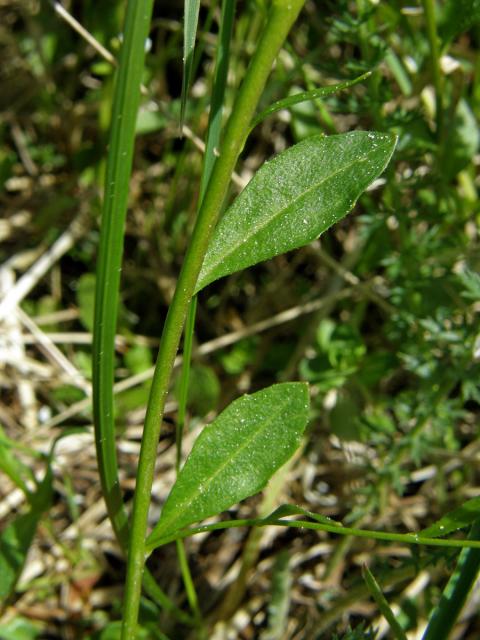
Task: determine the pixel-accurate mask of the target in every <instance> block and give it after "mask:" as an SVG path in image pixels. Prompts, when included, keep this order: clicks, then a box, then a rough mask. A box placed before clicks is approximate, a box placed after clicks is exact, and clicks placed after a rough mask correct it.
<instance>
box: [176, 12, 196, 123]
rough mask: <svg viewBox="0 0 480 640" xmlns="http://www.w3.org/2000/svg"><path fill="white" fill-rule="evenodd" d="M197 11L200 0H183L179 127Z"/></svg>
mask: <svg viewBox="0 0 480 640" xmlns="http://www.w3.org/2000/svg"><path fill="white" fill-rule="evenodd" d="M199 11H200V0H185V3H184V15H185V23H184V25H183V82H182V107H181V115H180V127H181V126H182V125H183V120H184V117H185V106H186V104H187V93H188V89H189V87H190V81H191V79H192V70H193V53H194V49H195V38H196V36H197V26H198V14H199Z"/></svg>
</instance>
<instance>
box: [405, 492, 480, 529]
mask: <svg viewBox="0 0 480 640" xmlns="http://www.w3.org/2000/svg"><path fill="white" fill-rule="evenodd" d="M479 516H480V497H479V498H472V499H471V500H467V501H466V502H464V503H463V504H462V506H461V507H458V508H457V509H454V510H453V511H450V512H449V513H447V514H445V515H444V516H443V517H442V518H440V520H437V522H435V523H434V524H432V525H431V526H430V527H427V528H426V529H423V530H422V531H420V533H419V534H418V535H419V536H422V537H424V538H438V537H441V536H446V535H447V534H449V533H452V531H458V529H463V528H464V527H468V526H469V525H470V524H472V522H474V521H475V520H478V518H479Z"/></svg>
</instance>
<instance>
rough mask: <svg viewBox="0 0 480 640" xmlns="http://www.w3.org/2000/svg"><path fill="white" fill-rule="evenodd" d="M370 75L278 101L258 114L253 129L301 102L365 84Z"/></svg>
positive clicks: (368, 72) (370, 73) (368, 73)
mask: <svg viewBox="0 0 480 640" xmlns="http://www.w3.org/2000/svg"><path fill="white" fill-rule="evenodd" d="M370 75H372V72H371V71H367V72H366V73H363V74H362V75H361V76H358V77H357V78H353V80H346V81H345V82H338V83H337V84H332V85H330V86H328V87H319V88H318V89H312V90H310V91H303V92H302V93H296V94H295V95H293V96H288V98H283V99H282V100H278V101H277V102H274V103H273V104H271V105H270V106H269V107H267V108H266V109H264V110H263V111H262V112H261V113H259V114H258V116H256V117H255V118H254V120H253V122H252V126H251V129H254V128H255V127H256V126H257V125H258V124H260V122H262V121H263V120H265V118H268V116H271V115H272V114H274V113H276V112H277V111H281V110H282V109H289V108H290V107H293V105H295V104H299V103H301V102H310V101H311V100H317V99H318V98H325V97H326V96H330V95H332V94H333V93H338V92H339V91H342V90H343V89H348V88H349V87H353V86H354V85H355V84H358V83H359V82H363V81H364V80H365V79H366V78H368V77H369V76H370Z"/></svg>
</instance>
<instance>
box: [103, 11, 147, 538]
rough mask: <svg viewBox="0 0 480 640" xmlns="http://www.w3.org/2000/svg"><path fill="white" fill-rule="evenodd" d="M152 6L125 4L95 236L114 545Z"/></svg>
mask: <svg viewBox="0 0 480 640" xmlns="http://www.w3.org/2000/svg"><path fill="white" fill-rule="evenodd" d="M152 8H153V0H138V1H136V0H130V1H129V2H128V5H127V12H126V17H125V27H124V41H123V46H122V49H121V51H120V60H119V67H118V71H117V78H116V84H115V94H114V100H113V113H112V121H111V130H110V143H109V151H108V158H107V168H106V178H105V193H104V201H103V211H102V222H101V230H100V247H99V252H98V264H97V278H96V290H95V326H94V331H93V372H92V374H93V412H94V422H95V443H96V449H97V458H98V466H99V472H100V480H101V483H102V491H103V495H104V498H105V502H106V504H107V511H108V515H109V517H110V520H111V522H112V525H113V528H114V530H115V533H116V535H117V537H118V539H119V540H120V541H121V542H122V544H123V545H125V544H126V541H127V516H126V512H125V509H124V506H123V498H122V494H121V490H120V485H119V481H118V467H117V453H116V446H115V419H114V403H113V378H114V358H115V331H116V326H117V307H118V298H119V293H118V290H119V285H120V269H121V263H122V254H123V236H124V227H125V216H126V211H127V201H128V191H129V181H130V173H131V168H132V158H133V146H134V141H135V123H136V118H137V110H138V106H139V103H140V83H141V79H142V73H143V67H144V60H145V46H144V45H145V40H146V38H147V35H148V32H149V28H150V19H151V13H152Z"/></svg>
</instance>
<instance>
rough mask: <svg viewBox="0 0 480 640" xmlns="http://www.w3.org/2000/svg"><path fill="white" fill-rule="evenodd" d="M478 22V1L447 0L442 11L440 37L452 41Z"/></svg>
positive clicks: (479, 19) (479, 20)
mask: <svg viewBox="0 0 480 640" xmlns="http://www.w3.org/2000/svg"><path fill="white" fill-rule="evenodd" d="M479 22H480V0H447V1H446V2H445V5H444V9H443V16H442V26H441V28H440V35H441V36H442V39H443V40H444V41H447V40H452V39H453V38H455V37H456V36H457V35H459V34H460V33H462V32H463V31H468V29H470V28H471V27H473V26H474V25H475V24H478V23H479Z"/></svg>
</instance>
